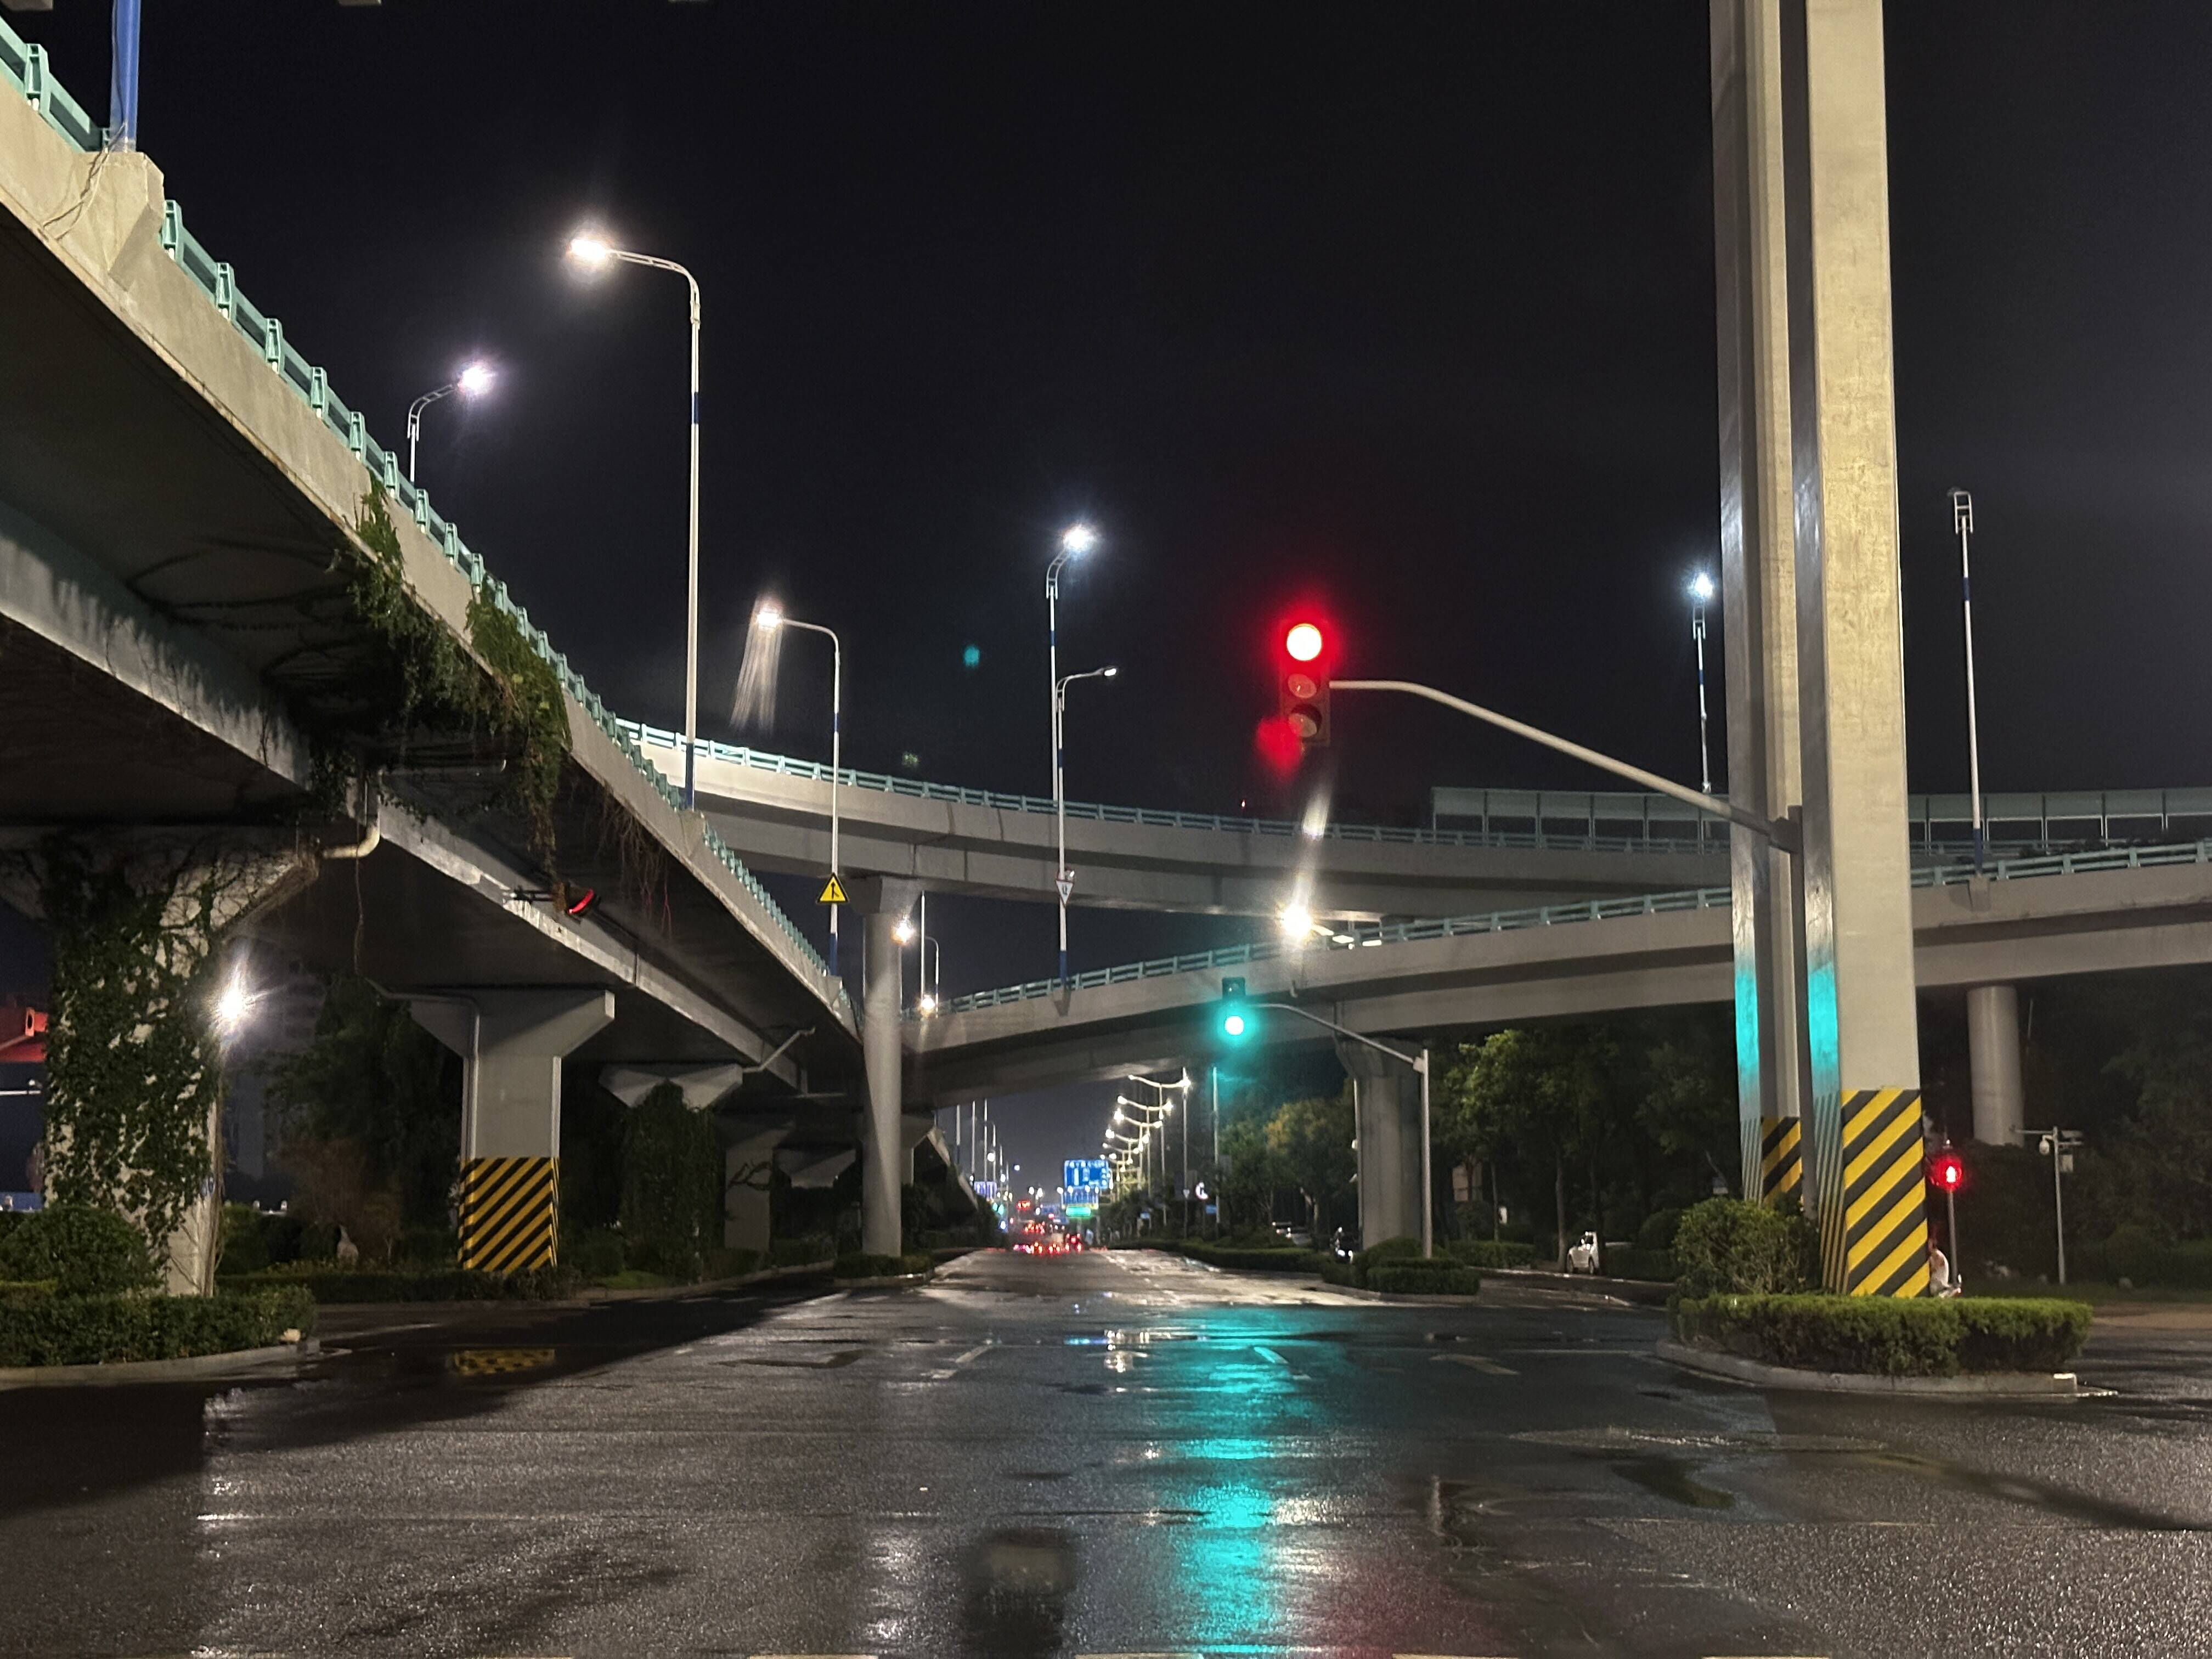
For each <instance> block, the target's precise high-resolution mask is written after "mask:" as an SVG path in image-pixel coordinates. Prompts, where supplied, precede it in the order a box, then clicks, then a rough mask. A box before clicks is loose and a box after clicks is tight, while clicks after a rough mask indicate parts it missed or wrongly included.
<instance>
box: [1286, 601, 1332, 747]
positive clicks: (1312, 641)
mask: <svg viewBox="0 0 2212 1659" xmlns="http://www.w3.org/2000/svg"><path fill="white" fill-rule="evenodd" d="M1328 671H1329V642H1328V634H1327V633H1326V632H1325V631H1324V630H1323V629H1322V626H1321V624H1320V623H1313V622H1294V623H1291V624H1290V625H1289V626H1288V627H1287V628H1285V629H1284V630H1283V647H1282V659H1281V661H1280V662H1279V663H1278V664H1277V665H1276V675H1275V686H1276V706H1277V708H1278V710H1279V713H1280V714H1281V715H1282V717H1283V721H1284V724H1285V725H1286V726H1289V727H1290V728H1291V734H1292V735H1293V736H1295V737H1296V738H1297V740H1298V743H1299V745H1300V746H1301V747H1302V748H1306V749H1312V748H1316V747H1317V746H1319V745H1320V744H1325V743H1327V742H1328Z"/></svg>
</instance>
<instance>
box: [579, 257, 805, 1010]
mask: <svg viewBox="0 0 2212 1659" xmlns="http://www.w3.org/2000/svg"><path fill="white" fill-rule="evenodd" d="M568 257H569V258H571V259H574V261H575V262H576V263H577V264H579V265H580V266H582V267H583V268H584V269H585V270H605V269H606V268H607V267H608V266H609V265H611V264H629V265H649V266H650V267H652V268H653V270H667V271H673V272H674V273H675V274H676V275H677V276H681V277H682V278H683V279H684V285H685V286H686V287H687V288H689V289H690V292H691V508H690V515H691V528H690V543H691V546H690V588H689V592H690V600H689V605H688V607H687V609H686V611H685V613H684V806H685V807H686V808H687V809H688V808H690V807H692V806H695V805H697V804H698V799H699V792H698V787H697V779H696V752H695V751H696V749H697V747H698V742H699V281H698V278H696V276H692V274H691V273H690V271H688V270H685V269H684V267H683V266H682V265H679V264H677V263H676V262H675V261H674V260H673V259H656V258H653V256H652V255H650V254H646V253H633V252H630V251H629V249H628V248H620V247H617V246H614V244H613V243H611V242H610V241H608V240H607V239H606V238H605V237H604V236H601V235H599V234H596V233H594V232H592V231H582V232H580V233H578V234H576V235H574V236H572V237H571V238H569V240H568ZM836 950H837V933H836V914H835V913H834V912H832V914H831V916H830V933H829V951H830V956H829V962H830V967H831V969H832V970H833V971H834V970H835V969H836V962H837V956H836Z"/></svg>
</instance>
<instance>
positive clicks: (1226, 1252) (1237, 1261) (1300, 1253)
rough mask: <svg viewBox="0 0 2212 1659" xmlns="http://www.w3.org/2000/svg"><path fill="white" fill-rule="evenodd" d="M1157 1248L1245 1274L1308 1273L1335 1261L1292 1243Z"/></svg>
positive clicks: (1322, 1252)
mask: <svg viewBox="0 0 2212 1659" xmlns="http://www.w3.org/2000/svg"><path fill="white" fill-rule="evenodd" d="M1158 1248H1159V1249H1166V1250H1176V1251H1180V1252H1181V1253H1182V1255H1187V1256H1188V1257H1189V1258H1190V1259H1191V1260H1192V1261H1203V1262H1205V1263H1206V1265H1207V1266H1208V1267H1234V1268H1237V1269H1240V1270H1242V1271H1243V1272H1247V1273H1312V1272H1314V1271H1315V1270H1316V1267H1319V1266H1320V1264H1321V1263H1322V1262H1324V1261H1334V1259H1335V1258H1334V1257H1333V1256H1331V1255H1329V1254H1328V1251H1326V1250H1308V1249H1300V1248H1299V1247H1298V1246H1297V1245H1295V1244H1286V1245H1268V1244H1260V1245H1240V1244H1209V1243H1205V1242H1204V1241H1203V1240H1200V1239H1195V1238H1193V1239H1186V1240H1184V1241H1183V1242H1182V1243H1179V1244H1163V1245H1160V1246H1158Z"/></svg>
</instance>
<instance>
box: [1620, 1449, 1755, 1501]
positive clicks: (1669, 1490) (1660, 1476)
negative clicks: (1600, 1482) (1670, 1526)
mask: <svg viewBox="0 0 2212 1659" xmlns="http://www.w3.org/2000/svg"><path fill="white" fill-rule="evenodd" d="M1606 1467H1607V1468H1610V1469H1611V1470H1612V1471H1613V1473H1614V1474H1617V1475H1619V1476H1620V1478H1621V1479H1622V1480H1632V1481H1633V1482H1635V1483H1636V1484H1637V1485H1638V1486H1641V1487H1643V1488H1644V1491H1646V1492H1651V1493H1653V1494H1655V1495H1656V1496H1657V1497H1660V1498H1666V1499H1667V1500H1668V1502H1669V1503H1674V1504H1687V1505H1688V1506H1689V1507H1690V1508H1692V1509H1693V1510H1725V1509H1732V1508H1734V1507H1735V1493H1733V1492H1723V1491H1721V1490H1720V1489H1719V1488H1718V1487H1717V1486H1706V1485H1705V1484H1704V1483H1703V1482H1701V1481H1699V1480H1698V1479H1697V1478H1696V1477H1695V1476H1694V1475H1693V1474H1692V1473H1691V1465H1690V1464H1688V1463H1686V1462H1683V1461H1682V1460H1681V1459H1680V1458H1676V1457H1636V1458H1631V1459H1629V1460H1628V1461H1626V1462H1615V1463H1609V1464H1607V1466H1606Z"/></svg>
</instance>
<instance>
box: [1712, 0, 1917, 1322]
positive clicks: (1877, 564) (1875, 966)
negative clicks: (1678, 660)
mask: <svg viewBox="0 0 2212 1659" xmlns="http://www.w3.org/2000/svg"><path fill="white" fill-rule="evenodd" d="M1711 23H1712V40H1713V93H1714V103H1713V142H1714V179H1715V191H1716V194H1715V215H1714V219H1715V228H1716V233H1717V242H1718V255H1719V258H1718V272H1719V278H1720V283H1719V293H1720V301H1721V306H1720V368H1721V394H1722V407H1721V440H1722V441H1721V453H1722V469H1723V477H1722V551H1723V582H1724V586H1725V592H1724V594H1723V599H1724V602H1725V606H1726V612H1725V614H1726V617H1727V626H1728V629H1729V726H1730V732H1729V737H1730V745H1729V765H1730V779H1729V782H1730V787H1731V790H1732V791H1733V792H1734V793H1735V795H1736V797H1737V798H1738V799H1747V798H1748V804H1750V805H1754V806H1755V807H1756V808H1757V809H1758V810H1759V811H1760V812H1761V813H1762V814H1763V815H1765V816H1767V817H1779V816H1780V815H1781V814H1782V813H1783V812H1784V811H1787V810H1788V809H1789V808H1790V806H1791V805H1795V804H1796V802H1795V801H1793V799H1791V784H1792V782H1793V776H1792V775H1793V773H1794V774H1795V777H1794V781H1795V783H1796V787H1797V788H1798V789H1800V790H1802V793H1801V794H1798V795H1797V796H1796V800H1799V801H1802V806H1803V814H1802V824H1801V827H1802V851H1801V853H1800V854H1799V856H1798V857H1797V859H1796V860H1795V861H1794V866H1792V865H1791V864H1790V863H1787V862H1785V861H1784V860H1780V859H1778V858H1777V857H1776V856H1775V855H1774V854H1773V853H1772V852H1771V849H1764V848H1749V847H1747V846H1746V845H1745V844H1743V839H1742V838H1741V836H1740V837H1739V840H1738V845H1737V848H1736V857H1735V884H1734V886H1735V910H1736V915H1735V928H1736V941H1735V964H1736V975H1735V982H1736V1030H1737V1040H1736V1042H1737V1054H1738V1060H1739V1065H1738V1070H1739V1074H1740V1084H1739V1114H1740V1116H1741V1121H1742V1130H1743V1133H1742V1139H1743V1154H1744V1166H1745V1187H1746V1190H1747V1193H1749V1192H1750V1191H1752V1190H1753V1188H1752V1182H1753V1180H1754V1179H1757V1180H1758V1181H1759V1182H1760V1184H1761V1188H1765V1187H1766V1186H1767V1183H1769V1182H1773V1181H1775V1180H1776V1179H1777V1177H1778V1174H1779V1173H1781V1172H1783V1171H1784V1170H1786V1169H1787V1168H1788V1167H1789V1166H1790V1164H1791V1162H1792V1161H1793V1160H1792V1158H1791V1156H1790V1153H1791V1152H1792V1150H1793V1149H1791V1148H1789V1147H1785V1146H1784V1145H1782V1144H1781V1143H1783V1142H1784V1141H1785V1140H1787V1139H1788V1138H1789V1137H1788V1135H1787V1133H1786V1132H1785V1131H1783V1130H1781V1129H1780V1127H1779V1126H1780V1124H1781V1123H1783V1122H1785V1121H1790V1120H1793V1119H1794V1120H1796V1121H1797V1123H1798V1127H1799V1129H1800V1131H1801V1133H1800V1135H1799V1137H1798V1139H1797V1140H1796V1145H1795V1147H1794V1152H1795V1156H1796V1167H1797V1168H1799V1169H1800V1170H1802V1185H1803V1189H1804V1194H1805V1198H1806V1207H1807V1209H1808V1211H1809V1212H1812V1213H1814V1215H1815V1216H1816V1217H1817V1218H1818V1220H1819V1224H1820V1242H1821V1254H1822V1258H1823V1273H1824V1277H1825V1278H1826V1281H1827V1283H1828V1285H1829V1287H1830V1288H1831V1289H1833V1290H1838V1291H1850V1292H1853V1293H1857V1294H1869V1295H1874V1294H1880V1295H1892V1296H1911V1295H1917V1294H1918V1293H1919V1292H1920V1291H1921V1290H1922V1289H1923V1288H1924V1286H1925V1284H1926V1279H1927V1261H1926V1258H1927V1228H1926V1224H1925V1220H1924V1218H1923V1213H1922V1210H1923V1186H1922V1183H1921V1180H1920V1161H1919V1160H1920V1139H1921V1132H1920V1109H1919V1086H1920V1045H1919V1030H1918V1013H1917V1006H1916V1000H1915V985H1914V962H1913V951H1912V908H1911V847H1910V840H1909V829H1908V823H1907V798H1906V794H1905V666H1904V655H1903V650H1902V646H1901V640H1902V605H1901V597H1900V584H1899V560H1898V499H1897V435H1896V397H1895V392H1894V387H1893V362H1894V351H1893V344H1892V337H1891V315H1890V257H1889V155H1888V149H1887V143H1888V139H1887V88H1886V83H1885V67H1884V53H1885V46H1884V40H1883V33H1882V7H1881V0H1711ZM1785 440H1786V442H1785ZM1793 655H1794V675H1793V674H1792V672H1791V671H1790V668H1791V663H1792V660H1793ZM1793 682H1794V683H1793ZM1793 694H1794V704H1795V706H1794V708H1792V707H1791V703H1792V702H1793ZM1740 720H1741V722H1742V726H1743V729H1742V730H1741V732H1739V731H1738V729H1737V726H1738V722H1739V721H1740ZM1753 854H1756V856H1753ZM1791 888H1794V889H1795V891H1794V893H1793V892H1791V891H1790V889H1791ZM1793 935H1794V936H1793ZM1796 951H1802V958H1801V960H1800V961H1796V962H1793V961H1791V960H1790V957H1791V956H1792V954H1794V953H1795V952H1796ZM1801 996H1802V1003H1801V1002H1799V1001H1798V999H1799V998H1800V997H1801ZM1801 1044H1802V1056H1803V1058H1802V1060H1798V1059H1797V1058H1796V1049H1797V1048H1798V1046H1799V1045H1801ZM1801 1066H1802V1069H1800V1068H1801Z"/></svg>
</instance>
